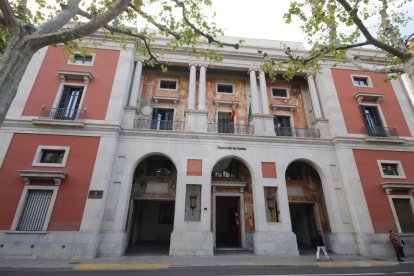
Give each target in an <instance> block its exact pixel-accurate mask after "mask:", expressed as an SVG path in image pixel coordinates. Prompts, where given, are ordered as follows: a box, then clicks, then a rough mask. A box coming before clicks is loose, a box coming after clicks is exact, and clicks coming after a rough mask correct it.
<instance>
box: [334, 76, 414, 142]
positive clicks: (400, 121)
mask: <svg viewBox="0 0 414 276" xmlns="http://www.w3.org/2000/svg"><path fill="white" fill-rule="evenodd" d="M331 70H332V76H333V80H334V83H335V87H336V91H337V93H338V98H339V102H340V104H341V109H342V114H343V116H344V119H345V125H346V128H347V131H348V133H355V134H364V131H363V129H362V126H363V125H364V121H363V117H362V113H361V110H360V107H359V103H358V101H357V100H356V99H355V94H356V93H358V92H363V93H380V94H384V97H383V100H382V102H381V103H380V106H381V110H382V113H383V114H384V118H385V121H386V125H387V126H388V127H395V128H397V132H398V135H400V136H411V134H410V131H409V129H408V126H407V123H406V121H405V119H404V115H403V113H402V110H401V107H400V105H399V103H398V100H397V97H396V95H395V92H394V90H393V88H392V86H391V83H390V82H389V81H386V80H387V75H386V74H379V73H372V72H362V71H356V70H343V69H331ZM351 75H360V76H369V77H370V79H371V81H372V85H373V86H372V87H360V86H354V85H353V83H352V77H351ZM367 103H368V102H367ZM370 103H372V102H370ZM338 112H339V111H338Z"/></svg>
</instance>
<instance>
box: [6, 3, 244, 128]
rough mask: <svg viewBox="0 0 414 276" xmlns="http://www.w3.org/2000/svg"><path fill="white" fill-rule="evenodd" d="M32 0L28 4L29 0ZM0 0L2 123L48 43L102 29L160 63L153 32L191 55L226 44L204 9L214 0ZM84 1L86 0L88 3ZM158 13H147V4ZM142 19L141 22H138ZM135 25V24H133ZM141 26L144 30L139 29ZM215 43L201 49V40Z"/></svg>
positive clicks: (71, 43) (211, 55)
mask: <svg viewBox="0 0 414 276" xmlns="http://www.w3.org/2000/svg"><path fill="white" fill-rule="evenodd" d="M28 2H30V3H28ZM50 2H52V1H45V0H32V1H30V0H11V1H8V0H0V59H1V60H0V72H1V73H0V125H1V124H2V123H3V121H4V118H5V116H6V113H7V111H8V109H9V107H10V104H11V102H12V100H13V99H14V97H15V95H16V92H17V88H18V86H19V83H20V80H21V79H22V76H23V74H24V72H25V70H26V67H27V65H28V64H29V62H30V60H31V58H32V56H33V55H34V53H35V52H36V51H38V50H39V49H41V48H42V47H45V46H48V45H55V44H58V43H64V44H66V46H67V48H68V49H71V48H73V47H77V43H76V41H77V40H78V39H81V38H82V37H85V36H88V35H91V34H93V33H94V32H96V31H97V30H99V29H100V28H104V29H106V30H107V31H108V36H109V37H110V38H111V39H115V40H117V41H119V42H125V41H130V42H131V41H135V42H136V43H137V47H138V51H139V53H140V54H141V55H144V56H147V57H148V63H149V64H151V65H154V64H156V63H162V61H161V59H159V56H158V55H157V54H155V53H154V52H153V51H151V42H152V41H153V38H154V32H149V31H148V29H147V28H146V26H150V27H151V28H156V29H158V31H159V34H161V35H164V36H168V37H169V38H170V41H169V43H168V44H167V47H168V48H169V49H172V50H177V49H178V48H180V47H181V48H183V47H184V48H185V49H187V50H188V51H190V52H191V53H192V54H193V55H196V56H198V57H200V56H204V58H207V59H210V60H220V59H221V56H220V55H218V54H217V52H216V51H215V49H216V47H222V46H223V45H229V46H233V47H235V48H238V44H225V43H221V42H220V41H218V40H216V39H215V37H216V36H217V35H221V34H222V31H221V30H220V29H219V28H217V27H216V25H215V24H214V23H212V22H209V21H208V20H207V17H206V16H205V15H204V14H203V12H202V11H203V8H204V7H205V6H210V5H211V1H210V0H163V1H156V0H98V1H82V0H56V1H54V3H50ZM84 2H85V3H84ZM154 6H155V9H156V10H157V14H155V15H154V14H153V13H150V12H148V8H149V7H153V8H154ZM139 23H141V24H140V25H139ZM131 26H134V28H133V27H131ZM137 27H140V31H137V30H138V29H137ZM200 41H201V43H205V44H208V46H210V45H212V46H215V47H204V48H203V50H201V51H200V50H198V49H199V48H198V47H197V46H199V43H200Z"/></svg>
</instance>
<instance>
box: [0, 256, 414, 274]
mask: <svg viewBox="0 0 414 276" xmlns="http://www.w3.org/2000/svg"><path fill="white" fill-rule="evenodd" d="M331 257H332V258H333V262H325V261H322V262H316V261H315V257H314V256H313V255H301V256H290V257H283V256H255V255H254V254H251V253H244V254H224V255H216V256H207V257H197V256H195V257H176V256H175V257H170V256H150V255H147V256H123V257H111V258H109V257H105V258H103V257H102V258H95V259H82V260H80V259H79V260H76V259H70V260H69V259H29V258H26V259H21V258H0V269H42V270H43V269H81V270H86V269H156V268H157V269H162V268H169V267H214V266H336V267H344V266H390V265H398V262H396V261H395V260H394V259H391V258H367V257H362V256H357V255H331ZM405 262H406V263H414V257H410V258H406V259H405Z"/></svg>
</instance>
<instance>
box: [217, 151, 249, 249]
mask: <svg viewBox="0 0 414 276" xmlns="http://www.w3.org/2000/svg"><path fill="white" fill-rule="evenodd" d="M211 179H212V183H211V186H212V205H213V206H212V210H213V212H212V229H213V233H214V248H215V249H235V248H236V249H237V248H246V249H252V248H253V232H254V230H255V225H254V215H253V194H252V180H251V175H250V171H249V169H248V168H247V167H246V165H244V164H243V162H241V161H240V160H238V159H236V158H233V157H228V158H225V159H222V160H220V161H219V162H217V163H216V165H215V166H214V167H213V170H212V172H211Z"/></svg>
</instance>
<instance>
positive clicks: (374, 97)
mask: <svg viewBox="0 0 414 276" xmlns="http://www.w3.org/2000/svg"><path fill="white" fill-rule="evenodd" d="M354 97H355V99H357V101H358V102H359V103H360V102H362V101H363V100H368V101H369V100H371V101H376V103H380V102H381V101H382V99H383V98H384V94H382V93H363V92H359V93H356V94H355V96H354Z"/></svg>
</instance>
